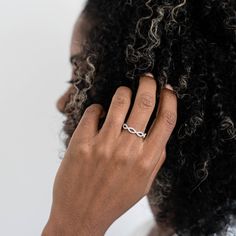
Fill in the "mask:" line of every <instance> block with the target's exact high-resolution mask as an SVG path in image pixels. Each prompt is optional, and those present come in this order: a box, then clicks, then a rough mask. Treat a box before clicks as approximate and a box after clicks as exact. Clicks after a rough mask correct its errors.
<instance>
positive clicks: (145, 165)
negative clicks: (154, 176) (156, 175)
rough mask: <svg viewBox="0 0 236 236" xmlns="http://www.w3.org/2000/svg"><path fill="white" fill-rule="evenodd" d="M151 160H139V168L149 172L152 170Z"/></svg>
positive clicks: (143, 171)
mask: <svg viewBox="0 0 236 236" xmlns="http://www.w3.org/2000/svg"><path fill="white" fill-rule="evenodd" d="M150 167H151V165H150V162H149V161H147V160H146V159H141V160H140V161H139V162H138V168H139V170H140V171H141V172H142V173H149V172H150Z"/></svg>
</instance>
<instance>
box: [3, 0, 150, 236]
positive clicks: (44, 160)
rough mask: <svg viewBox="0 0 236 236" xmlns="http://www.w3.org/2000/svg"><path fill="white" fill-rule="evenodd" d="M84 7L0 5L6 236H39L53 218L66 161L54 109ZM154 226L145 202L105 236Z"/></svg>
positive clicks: (10, 0) (55, 1)
mask: <svg viewBox="0 0 236 236" xmlns="http://www.w3.org/2000/svg"><path fill="white" fill-rule="evenodd" d="M82 6H83V2H81V1H80V0H77V1H75V0H71V1H66V0H37V1H36V0H21V1H17V0H7V1H6V0H5V1H3V0H0V82H1V85H0V114H1V116H0V117H1V120H0V121H1V122H0V145H1V148H0V158H1V159H0V160H1V161H0V235H4V236H16V235H17V236H33V235H34V236H35V235H40V233H41V230H42V228H43V226H44V225H45V223H46V221H47V219H48V214H49V211H50V206H51V191H52V184H53V180H54V176H55V174H56V171H57V168H58V166H59V164H60V159H59V157H60V156H63V145H62V141H60V131H61V127H62V121H63V119H64V117H63V116H62V115H61V114H59V112H58V111H57V110H56V108H55V103H56V100H57V98H58V97H59V96H60V95H61V94H62V93H63V92H64V91H65V90H66V88H67V87H68V86H69V85H68V84H67V83H66V81H67V80H69V79H70V74H71V68H70V65H69V63H68V61H69V44H70V37H71V32H72V27H73V24H74V22H75V19H76V18H77V16H78V14H79V11H80V10H81V8H82ZM152 220H153V218H152V215H151V213H150V209H149V207H148V205H147V200H146V198H144V199H143V200H141V201H140V202H139V203H138V204H137V205H136V206H135V207H133V208H132V209H130V210H129V211H128V212H127V214H125V215H124V216H122V217H121V218H119V219H118V220H117V221H116V222H115V223H114V224H113V225H112V226H111V227H110V229H109V230H108V232H107V234H106V235H108V236H110V235H112V236H116V235H117V236H118V235H119V236H122V235H124V236H126V235H127V236H130V235H133V234H132V233H131V232H134V231H136V230H137V229H139V228H140V226H142V225H145V224H146V223H145V222H151V221H152ZM148 224H149V223H147V225H148ZM138 231H139V230H138ZM139 232H140V233H139V235H140V236H142V235H144V234H143V233H141V232H142V231H141V230H140V231H139ZM135 235H136V236H137V235H138V233H135Z"/></svg>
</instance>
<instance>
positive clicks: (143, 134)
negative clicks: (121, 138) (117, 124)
mask: <svg viewBox="0 0 236 236" xmlns="http://www.w3.org/2000/svg"><path fill="white" fill-rule="evenodd" d="M123 129H127V130H128V131H129V132H130V133H131V134H136V135H137V136H138V137H140V138H145V137H146V135H147V134H146V133H144V132H141V131H136V130H135V129H134V128H132V127H129V126H128V125H127V124H126V123H124V124H123Z"/></svg>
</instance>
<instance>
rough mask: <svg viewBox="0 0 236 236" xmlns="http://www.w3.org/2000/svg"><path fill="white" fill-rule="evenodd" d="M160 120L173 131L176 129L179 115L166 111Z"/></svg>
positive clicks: (162, 113) (161, 114)
mask: <svg viewBox="0 0 236 236" xmlns="http://www.w3.org/2000/svg"><path fill="white" fill-rule="evenodd" d="M160 118H161V119H162V120H163V122H164V123H165V124H166V126H167V127H168V128H170V129H173V128H174V127H175V124H176V121H177V115H176V113H175V112H172V111H168V110H164V111H162V112H161V113H160Z"/></svg>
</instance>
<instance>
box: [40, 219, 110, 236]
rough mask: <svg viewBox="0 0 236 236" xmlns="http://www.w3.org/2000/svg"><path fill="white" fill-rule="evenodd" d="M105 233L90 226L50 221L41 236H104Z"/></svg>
mask: <svg viewBox="0 0 236 236" xmlns="http://www.w3.org/2000/svg"><path fill="white" fill-rule="evenodd" d="M105 231H106V230H101V229H98V228H96V227H94V226H92V224H91V225H90V224H85V223H81V224H80V223H73V224H72V223H63V222H56V221H55V220H51V219H50V220H49V221H48V222H47V224H46V226H45V227H44V229H43V231H42V234H41V236H104V234H105Z"/></svg>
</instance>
